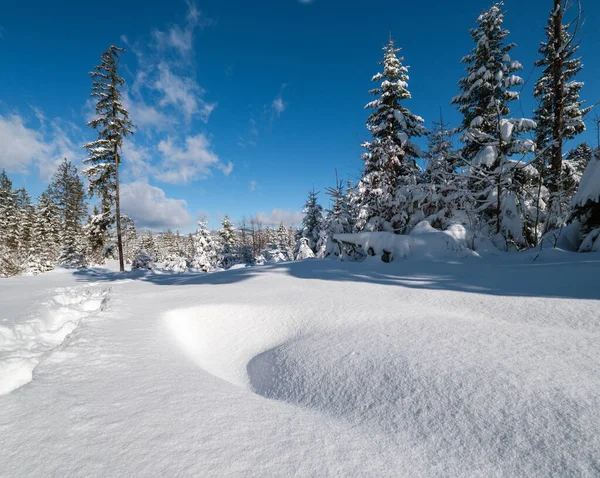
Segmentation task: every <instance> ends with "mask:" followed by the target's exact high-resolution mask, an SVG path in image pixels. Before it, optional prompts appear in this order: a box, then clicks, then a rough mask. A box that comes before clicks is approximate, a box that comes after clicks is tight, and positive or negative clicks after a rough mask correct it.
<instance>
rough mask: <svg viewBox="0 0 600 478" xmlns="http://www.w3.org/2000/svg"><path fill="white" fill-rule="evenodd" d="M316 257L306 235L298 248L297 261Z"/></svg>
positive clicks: (301, 239)
mask: <svg viewBox="0 0 600 478" xmlns="http://www.w3.org/2000/svg"><path fill="white" fill-rule="evenodd" d="M314 257H315V253H314V252H313V251H312V249H311V248H310V246H309V245H308V239H307V238H306V237H301V238H300V247H299V248H298V254H297V255H296V260H297V261H303V260H304V259H312V258H314Z"/></svg>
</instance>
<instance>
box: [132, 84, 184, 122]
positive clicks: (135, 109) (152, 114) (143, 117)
mask: <svg viewBox="0 0 600 478" xmlns="http://www.w3.org/2000/svg"><path fill="white" fill-rule="evenodd" d="M123 106H124V107H125V109H126V110H127V111H128V112H129V116H130V117H131V118H133V119H134V123H135V125H136V126H137V127H138V128H139V129H140V130H142V131H150V130H156V131H161V130H166V129H168V127H169V126H170V125H173V124H177V120H176V118H173V117H169V116H168V115H167V114H165V113H164V112H163V111H159V110H158V109H157V108H156V107H154V106H152V105H148V104H146V102H145V101H144V99H143V98H142V97H141V96H139V95H138V97H137V99H136V100H134V99H133V98H132V96H131V94H129V92H127V91H125V92H124V94H123Z"/></svg>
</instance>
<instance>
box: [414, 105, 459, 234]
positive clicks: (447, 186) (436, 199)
mask: <svg viewBox="0 0 600 478" xmlns="http://www.w3.org/2000/svg"><path fill="white" fill-rule="evenodd" d="M452 136H453V132H452V131H450V129H449V125H448V123H445V122H444V120H443V118H442V115H441V113H440V119H439V120H438V121H434V122H433V128H432V130H431V131H430V132H429V134H428V149H427V153H426V155H425V161H426V163H425V164H426V166H425V171H424V173H423V178H422V181H421V182H420V183H419V184H418V185H417V186H416V187H414V188H413V190H412V193H411V195H410V199H411V201H410V205H409V213H410V226H411V228H412V227H413V226H415V225H416V224H418V223H419V222H421V221H423V220H426V221H428V222H429V223H430V224H431V225H432V226H433V227H436V228H438V229H446V228H448V227H449V226H451V225H452V224H457V223H458V224H466V223H467V222H468V220H467V217H466V215H465V208H466V202H467V200H468V194H466V193H465V187H466V184H465V180H464V178H463V177H462V176H461V175H459V174H458V171H457V170H458V169H459V168H460V166H461V162H460V155H459V154H458V153H457V152H456V151H455V150H454V148H453V144H452Z"/></svg>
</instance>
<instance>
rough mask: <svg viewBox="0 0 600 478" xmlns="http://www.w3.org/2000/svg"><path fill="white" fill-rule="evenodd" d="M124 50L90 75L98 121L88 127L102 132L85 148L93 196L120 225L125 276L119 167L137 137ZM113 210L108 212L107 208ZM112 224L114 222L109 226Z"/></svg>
mask: <svg viewBox="0 0 600 478" xmlns="http://www.w3.org/2000/svg"><path fill="white" fill-rule="evenodd" d="M124 51H125V50H123V49H122V48H118V47H116V46H114V45H112V46H111V47H110V48H109V49H108V50H106V51H105V52H104V53H103V54H102V56H101V63H100V65H98V66H96V67H94V71H92V72H91V73H90V76H91V77H92V82H93V84H92V94H91V96H92V97H93V98H96V108H95V113H96V118H94V119H93V120H92V121H90V122H89V123H88V125H89V126H90V127H92V128H94V129H95V130H96V131H97V132H98V139H97V140H96V141H92V142H91V143H88V144H86V145H85V148H86V149H87V151H88V157H87V158H86V159H84V161H83V162H84V164H86V165H87V168H86V169H85V170H84V173H85V175H86V176H87V177H88V179H89V182H90V193H91V194H98V195H100V196H101V197H102V202H103V206H105V207H104V208H103V209H105V210H103V213H107V212H108V211H111V210H112V205H113V204H114V207H115V212H114V216H113V217H114V218H115V222H116V234H117V249H118V255H119V267H120V270H121V272H123V271H124V270H125V269H124V267H125V265H124V259H123V242H122V235H121V206H120V197H119V166H120V163H121V160H122V157H121V148H122V146H123V139H124V138H125V137H126V136H128V135H130V134H133V128H134V126H133V123H132V122H131V121H130V119H129V113H128V111H127V110H126V109H125V107H124V106H123V102H122V95H121V91H120V88H121V87H122V86H123V85H124V84H125V80H124V79H123V78H121V77H120V76H119V74H118V67H119V56H120V54H121V53H122V52H124ZM107 205H109V206H111V207H110V208H107V207H106V206H107ZM109 224H112V221H111V222H110V223H109Z"/></svg>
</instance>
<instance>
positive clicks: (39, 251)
mask: <svg viewBox="0 0 600 478" xmlns="http://www.w3.org/2000/svg"><path fill="white" fill-rule="evenodd" d="M60 227H61V226H60V212H59V210H58V208H57V207H56V205H55V204H54V202H53V201H52V198H51V197H50V195H49V194H48V192H44V193H42V195H41V196H40V197H39V198H38V202H37V210H36V217H35V222H34V226H33V231H32V241H31V242H32V246H31V249H30V251H29V259H28V269H29V271H30V272H33V273H34V274H39V273H41V272H46V271H49V270H52V269H53V268H54V267H55V266H56V263H57V260H58V257H59V250H60Z"/></svg>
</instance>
